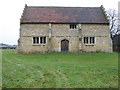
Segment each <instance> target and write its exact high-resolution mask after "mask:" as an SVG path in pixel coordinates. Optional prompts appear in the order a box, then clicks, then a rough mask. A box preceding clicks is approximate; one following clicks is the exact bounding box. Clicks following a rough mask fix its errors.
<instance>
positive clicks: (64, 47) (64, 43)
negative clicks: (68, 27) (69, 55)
mask: <svg viewBox="0 0 120 90" xmlns="http://www.w3.org/2000/svg"><path fill="white" fill-rule="evenodd" d="M68 51H69V41H68V40H66V39H64V40H62V41H61V52H68Z"/></svg>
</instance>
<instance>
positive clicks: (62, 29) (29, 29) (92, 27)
mask: <svg viewBox="0 0 120 90" xmlns="http://www.w3.org/2000/svg"><path fill="white" fill-rule="evenodd" d="M69 25H70V24H51V23H48V24H21V26H20V38H19V43H18V44H19V48H18V52H21V53H39V52H41V53H44V52H61V41H62V40H64V39H66V40H68V41H69V47H68V50H69V52H112V42H111V39H110V32H109V26H108V25H106V24H77V29H76V30H74V29H73V30H72V29H70V26H69ZM34 36H39V37H40V36H45V37H46V44H45V45H34V44H33V43H32V38H33V37H34ZM85 36H86V37H91V36H92V37H95V44H93V45H89V44H87V45H86V44H84V43H83V37H85Z"/></svg>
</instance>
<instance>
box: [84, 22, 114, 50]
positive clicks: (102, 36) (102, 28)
mask: <svg viewBox="0 0 120 90" xmlns="http://www.w3.org/2000/svg"><path fill="white" fill-rule="evenodd" d="M92 36H94V37H95V44H94V45H85V44H82V50H83V51H85V52H91V51H93V52H94V51H96V52H112V40H111V38H110V31H109V26H108V25H103V24H82V37H92Z"/></svg>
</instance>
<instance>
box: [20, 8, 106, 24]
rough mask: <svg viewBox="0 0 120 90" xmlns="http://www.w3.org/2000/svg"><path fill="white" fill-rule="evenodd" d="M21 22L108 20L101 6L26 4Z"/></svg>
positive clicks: (99, 21)
mask: <svg viewBox="0 0 120 90" xmlns="http://www.w3.org/2000/svg"><path fill="white" fill-rule="evenodd" d="M21 23H98V24H99V23H102V24H108V20H107V19H106V17H105V14H104V12H103V10H102V8H101V7H35V6H26V7H25V9H24V12H23V15H22V17H21Z"/></svg>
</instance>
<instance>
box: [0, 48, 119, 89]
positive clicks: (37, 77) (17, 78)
mask: <svg viewBox="0 0 120 90" xmlns="http://www.w3.org/2000/svg"><path fill="white" fill-rule="evenodd" d="M2 53H3V57H2V70H3V71H2V75H3V78H2V87H3V88H117V87H118V54H117V53H83V54H82V53H46V54H18V53H16V51H15V50H3V51H2Z"/></svg>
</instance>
